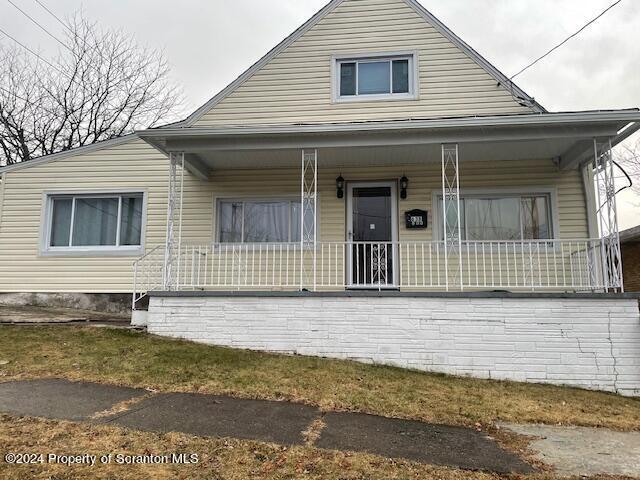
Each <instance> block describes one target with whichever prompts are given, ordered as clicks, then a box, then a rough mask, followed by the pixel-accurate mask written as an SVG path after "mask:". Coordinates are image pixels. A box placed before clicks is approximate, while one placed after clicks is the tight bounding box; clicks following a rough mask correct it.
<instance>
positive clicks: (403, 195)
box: [400, 175, 409, 200]
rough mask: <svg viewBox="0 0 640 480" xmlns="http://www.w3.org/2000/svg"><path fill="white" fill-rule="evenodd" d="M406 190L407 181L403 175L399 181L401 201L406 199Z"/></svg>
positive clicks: (407, 186)
mask: <svg viewBox="0 0 640 480" xmlns="http://www.w3.org/2000/svg"><path fill="white" fill-rule="evenodd" d="M407 188H409V179H408V178H407V177H406V175H403V176H402V178H401V179H400V198H401V199H402V200H406V199H407Z"/></svg>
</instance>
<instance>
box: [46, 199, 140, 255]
mask: <svg viewBox="0 0 640 480" xmlns="http://www.w3.org/2000/svg"><path fill="white" fill-rule="evenodd" d="M47 202H48V203H47V212H48V213H47V224H46V226H47V230H46V231H47V235H46V239H45V251H46V252H50V253H53V252H56V251H58V252H62V251H65V252H66V251H68V252H73V251H78V252H87V251H96V252H104V251H117V252H122V253H126V252H127V251H131V252H136V251H138V250H140V248H141V245H142V212H143V203H144V196H143V194H142V193H131V194H129V193H127V194H95V195H94V194H82V195H76V194H69V195H58V194H55V195H49V196H48V197H47Z"/></svg>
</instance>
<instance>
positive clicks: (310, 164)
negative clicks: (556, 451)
mask: <svg viewBox="0 0 640 480" xmlns="http://www.w3.org/2000/svg"><path fill="white" fill-rule="evenodd" d="M638 129H640V111H639V110H637V109H631V110H608V111H581V112H558V113H552V112H548V111H547V110H545V109H544V108H543V107H542V106H541V105H540V104H539V103H538V102H536V101H535V100H534V98H532V97H531V96H529V95H528V94H527V93H525V92H524V91H522V90H521V89H520V88H519V87H518V86H516V85H515V84H514V83H512V82H511V81H509V79H508V78H507V77H505V75H503V74H502V73H500V72H499V71H498V70H497V69H496V68H495V67H494V66H493V65H491V64H490V63H489V62H488V61H487V60H486V59H484V58H483V57H482V56H480V55H479V54H478V53H477V52H476V51H475V50H473V49H472V48H471V47H470V46H468V45H467V44H466V43H464V42H463V41H462V40H461V39H460V38H458V37H457V36H456V35H455V34H453V33H452V32H451V31H450V30H449V29H448V28H447V27H446V26H445V25H443V24H442V23H441V22H440V21H439V20H438V19H437V18H435V17H434V16H433V15H432V14H431V13H429V12H428V11H427V10H425V9H424V8H423V7H422V6H421V5H420V4H419V3H418V2H417V1H415V0H384V1H382V0H333V1H331V2H330V3H329V4H328V5H326V6H325V7H324V8H323V9H322V10H321V11H319V12H318V13H317V14H316V15H315V16H313V17H312V18H311V19H310V20H309V21H308V22H307V23H305V24H304V25H303V26H301V27H300V28H299V29H298V30H296V31H295V32H294V33H293V34H292V35H291V36H290V37H288V38H287V39H285V40H284V41H283V42H282V43H281V44H279V45H278V46H276V47H275V48H274V49H273V50H271V51H270V52H269V53H267V54H266V55H265V56H264V57H263V58H262V59H261V60H259V61H258V62H257V63H256V64H254V65H253V66H252V67H251V68H249V69H248V70H247V71H246V72H245V73H243V74H242V75H241V76H240V77H239V78H238V79H236V80H235V81H234V82H233V83H231V84H230V85H229V86H228V87H227V88H225V89H224V90H222V91H221V92H220V93H219V94H217V95H216V96H215V97H213V98H212V99H211V100H210V101H209V102H207V103H206V104H205V105H203V106H202V107H201V108H199V109H198V110H197V111H196V112H194V113H193V114H192V115H191V116H189V117H188V118H187V119H186V120H184V121H182V122H180V123H178V124H173V125H169V126H166V127H162V128H155V129H149V130H144V131H140V132H136V133H135V134H132V135H129V136H125V137H122V138H118V139H115V140H110V141H105V142H102V143H99V144H96V145H92V146H88V147H83V148H78V149H76V150H73V151H70V152H64V153H60V154H57V155H51V156H48V157H43V158H40V159H35V160H32V161H30V162H28V163H25V164H18V165H14V166H9V167H5V168H3V169H2V170H0V172H1V173H2V187H1V188H2V190H1V193H0V196H1V198H2V202H1V205H2V211H1V214H0V215H1V216H0V291H2V292H41V293H47V292H63V293H65V294H69V295H71V294H77V293H83V294H122V293H133V299H134V312H133V313H134V315H133V317H134V321H135V322H139V323H144V324H146V325H147V328H148V330H149V331H150V332H153V333H156V334H160V335H167V336H174V337H181V338H187V339H191V340H195V341H200V342H208V343H215V344H219V345H227V346H232V347H238V348H249V349H259V350H268V351H277V352H289V353H299V354H308V355H320V356H329V357H338V358H349V359H354V360H359V361H366V362H375V363H385V364H392V365H398V366H402V367H407V368H415V369H422V370H431V371H439V372H446V373H453V374H464V375H473V376H478V377H485V378H498V379H512V380H522V381H531V382H547V383H559V384H569V385H575V386H579V387H584V388H593V389H602V390H607V391H615V392H619V393H622V394H626V395H638V394H639V393H640V371H639V369H638V367H637V366H638V364H639V362H640V314H639V311H638V301H637V295H633V294H629V293H624V285H623V274H622V263H621V261H620V245H619V238H618V229H617V220H616V215H615V212H616V204H615V202H616V199H615V195H614V189H613V188H610V187H611V182H612V181H613V177H614V172H613V168H614V167H613V164H612V161H611V148H612V146H615V145H617V144H618V143H620V142H621V141H623V140H624V139H625V138H627V137H628V136H630V135H631V134H633V133H634V132H636V131H637V130H638ZM147 300H148V301H149V306H148V311H145V310H143V308H144V304H145V303H146V301H147Z"/></svg>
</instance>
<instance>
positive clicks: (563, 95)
mask: <svg viewBox="0 0 640 480" xmlns="http://www.w3.org/2000/svg"><path fill="white" fill-rule="evenodd" d="M41 1H42V2H43V3H44V4H45V5H47V6H48V7H49V8H50V9H51V10H52V11H54V12H55V13H56V14H58V15H59V16H60V17H66V16H68V15H70V14H72V13H73V12H74V11H75V10H77V9H78V8H82V9H83V10H84V13H85V15H86V16H87V17H89V18H91V19H94V20H97V21H99V22H100V23H101V24H102V25H104V26H106V27H114V28H121V29H123V30H125V31H127V32H131V33H134V34H135V35H136V37H137V39H138V41H139V42H140V43H143V44H146V45H148V46H152V47H158V48H162V49H164V51H165V53H166V56H167V58H168V60H169V62H170V63H171V65H172V68H173V75H174V77H175V80H176V81H177V82H178V83H179V84H181V85H182V86H183V87H184V91H185V95H186V99H187V106H186V109H185V111H188V110H194V109H195V108H196V107H198V106H200V105H201V104H203V103H204V102H205V101H206V100H208V99H209V98H210V97H212V96H213V95H214V94H215V93H216V92H217V91H219V90H220V89H222V88H223V87H224V86H226V85H227V84H228V83H229V82H231V81H232V80H233V79H234V78H236V77H237V76H238V75H239V74H240V73H242V72H243V71H244V70H245V69H246V68H247V67H249V66H250V65H251V64H252V63H254V62H255V61H256V60H257V59H259V58H260V57H261V56H262V55H263V54H264V53H266V52H267V51H268V50H269V49H270V48H272V47H273V46H274V45H276V44H277V43H278V42H279V41H281V40H282V39H283V38H284V37H286V36H287V35H289V34H290V33H291V32H292V31H293V30H295V29H296V28H297V27H298V26H299V25H300V24H302V23H303V22H304V21H306V20H307V19H308V18H309V17H310V16H311V15H313V14H314V13H315V12H316V11H317V10H319V9H320V8H322V6H323V5H324V4H325V3H326V0H270V1H269V0H267V1H265V0H233V1H229V0H200V1H196V0H180V1H176V0H107V1H105V0H41ZM420 1H421V3H422V4H423V5H424V6H425V7H426V8H427V9H429V10H430V11H431V12H432V13H433V14H434V15H436V16H437V17H439V18H440V19H441V20H442V21H443V22H444V23H445V24H447V25H448V26H449V28H451V29H452V30H453V31H454V32H455V33H456V34H458V35H459V36H460V37H462V39H463V40H465V41H466V42H467V43H469V44H470V45H471V46H472V47H474V48H475V49H476V50H477V51H478V52H480V53H481V54H482V55H484V56H485V57H486V58H487V59H488V60H489V61H491V62H492V63H493V64H494V65H496V66H497V67H498V68H499V69H500V70H502V71H503V72H504V73H505V74H507V75H508V76H510V75H512V74H513V73H515V72H517V71H518V70H520V68H522V67H523V66H524V65H526V64H527V63H529V62H530V61H532V60H533V59H535V58H537V57H538V56H539V55H541V54H542V53H544V52H545V51H546V50H547V49H549V48H551V47H552V46H553V45H555V44H556V43H557V42H559V41H560V40H562V39H564V38H565V37H566V36H567V35H569V34H571V33H573V32H574V31H575V30H577V29H578V28H579V27H581V26H582V25H583V24H584V23H586V22H587V21H588V20H590V19H591V18H593V17H594V16H595V15H597V14H598V13H600V12H601V11H602V10H603V9H604V8H606V7H607V6H608V5H609V4H610V3H612V2H613V0H420ZM14 2H15V3H17V4H18V5H20V6H21V7H22V8H23V9H24V10H25V11H28V12H29V13H30V14H31V15H32V16H33V17H35V18H36V19H37V20H38V21H40V22H41V23H42V24H43V25H45V26H46V27H47V28H48V29H49V30H50V31H51V32H52V33H54V34H55V35H58V36H60V37H61V36H62V35H63V31H62V30H63V29H62V26H61V25H60V24H58V23H57V22H56V20H55V19H53V18H52V17H51V16H50V15H49V14H48V13H47V12H46V11H44V10H43V9H42V8H41V7H40V6H39V5H38V4H37V3H36V2H35V0H14ZM0 27H1V28H3V29H5V30H7V31H8V33H10V34H12V35H14V36H15V37H16V38H18V39H19V40H21V41H23V42H24V43H26V44H28V45H29V46H31V47H34V48H36V49H37V48H39V49H40V50H41V51H42V52H43V53H48V52H49V53H53V52H54V51H55V48H56V44H55V41H54V40H52V39H51V38H50V37H47V36H46V35H45V34H44V33H42V32H41V31H40V30H38V28H37V27H36V26H34V25H33V24H31V23H30V22H29V20H27V19H26V18H25V17H24V16H22V14H21V13H19V12H18V11H17V10H16V9H15V8H14V7H13V6H11V5H10V4H9V3H8V2H7V0H0ZM639 27H640V1H638V0H623V1H622V3H620V4H619V5H618V6H617V7H615V8H614V9H613V10H611V11H610V12H609V13H607V14H606V16H604V17H602V18H601V19H600V20H599V21H598V22H597V23H595V24H594V25H592V26H591V27H590V28H589V29H588V30H586V31H584V32H583V33H582V34H580V36H579V37H577V38H575V39H573V40H571V41H570V42H569V43H568V44H566V45H565V46H564V47H562V49H560V50H558V51H557V52H555V53H554V54H552V56H550V57H548V58H547V59H545V60H543V61H542V62H541V63H539V64H538V65H536V66H535V67H533V68H532V69H530V70H529V71H528V72H526V73H525V74H523V75H521V76H520V77H519V78H517V79H516V83H518V84H519V85H520V86H521V87H522V88H523V89H524V90H525V91H526V92H527V93H529V94H530V95H532V96H534V97H535V98H536V100H538V101H539V102H540V103H541V104H542V105H544V106H545V107H546V108H547V109H548V110H552V111H559V110H587V109H601V108H629V107H639V106H640V28H639ZM0 36H1V34H0ZM7 41H8V40H7V39H6V38H0V42H2V43H6V42H7ZM639 204H640V199H638V198H634V197H633V196H632V195H629V194H628V193H627V194H623V195H621V199H620V207H621V219H620V220H621V226H622V227H623V228H627V227H631V226H634V225H637V224H639V223H640V213H638V212H640V207H639Z"/></svg>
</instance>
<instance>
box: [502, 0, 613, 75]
mask: <svg viewBox="0 0 640 480" xmlns="http://www.w3.org/2000/svg"><path fill="white" fill-rule="evenodd" d="M620 2H622V0H617V1H616V2H614V3H612V4H611V5H609V6H608V7H607V8H606V9H605V10H604V11H603V12H602V13H600V15H598V16H597V17H595V18H594V19H593V20H590V21H589V22H587V23H586V24H585V25H584V26H583V27H582V28H580V30H578V31H577V32H575V33H573V34H571V35H569V36H568V37H567V38H565V39H564V40H563V41H562V42H560V43H559V44H558V45H556V46H555V47H553V48H552V49H551V50H549V51H548V52H547V53H545V54H544V55H542V56H540V57H538V58H537V59H536V60H534V61H533V62H531V63H530V64H529V65H527V66H526V67H524V68H523V69H522V70H520V71H519V72H518V73H516V74H515V75H513V76H512V77H511V78H509V80H513V79H514V78H516V77H517V76H518V75H520V74H521V73H524V72H525V71H526V70H528V69H530V68H531V67H533V66H534V65H535V64H536V63H538V62H539V61H541V60H542V59H544V58H546V57H547V56H549V55H551V54H552V53H553V52H555V51H556V50H557V49H559V48H560V47H562V46H563V45H564V44H565V43H567V42H568V41H569V40H571V39H572V38H573V37H575V36H577V35H578V34H580V33H582V31H583V30H585V29H586V28H588V27H589V26H590V25H591V24H593V23H595V22H596V21H597V20H598V19H599V18H600V17H602V16H603V15H604V14H605V13H607V12H608V11H609V10H611V9H612V8H613V7H615V6H616V5H618V4H619V3H620Z"/></svg>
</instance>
